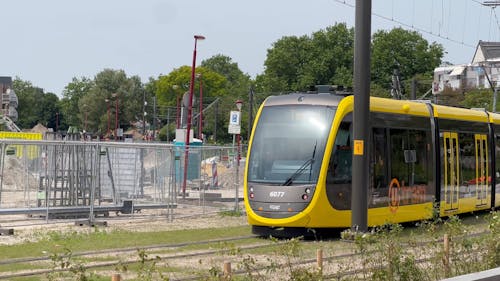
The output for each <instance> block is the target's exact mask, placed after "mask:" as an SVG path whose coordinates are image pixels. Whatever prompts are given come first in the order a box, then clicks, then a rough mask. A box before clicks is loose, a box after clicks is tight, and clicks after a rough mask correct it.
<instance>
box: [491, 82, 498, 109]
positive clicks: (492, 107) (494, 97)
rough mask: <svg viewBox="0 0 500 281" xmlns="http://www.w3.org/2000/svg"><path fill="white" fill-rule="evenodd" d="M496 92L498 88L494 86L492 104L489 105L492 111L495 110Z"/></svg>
mask: <svg viewBox="0 0 500 281" xmlns="http://www.w3.org/2000/svg"><path fill="white" fill-rule="evenodd" d="M497 93H498V88H497V87H495V90H494V91H493V104H492V105H491V111H492V112H497Z"/></svg>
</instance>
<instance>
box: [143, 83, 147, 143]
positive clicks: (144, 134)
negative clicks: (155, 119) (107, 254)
mask: <svg viewBox="0 0 500 281" xmlns="http://www.w3.org/2000/svg"><path fill="white" fill-rule="evenodd" d="M142 138H143V140H146V91H142Z"/></svg>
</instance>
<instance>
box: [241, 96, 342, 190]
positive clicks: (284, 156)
mask: <svg viewBox="0 0 500 281" xmlns="http://www.w3.org/2000/svg"><path fill="white" fill-rule="evenodd" d="M334 115H335V108H334V107H327V106H313V105H286V106H273V107H264V108H263V109H262V113H261V115H260V119H259V121H258V124H257V127H256V128H255V133H254V136H253V141H252V147H251V148H250V158H249V159H248V161H249V163H248V176H247V178H248V181H251V182H267V183H273V184H279V185H293V184H307V183H314V182H316V181H317V179H318V175H319V170H320V168H321V161H322V160H323V154H324V150H325V146H326V141H327V138H328V134H329V132H330V127H331V124H332V120H333V116H334Z"/></svg>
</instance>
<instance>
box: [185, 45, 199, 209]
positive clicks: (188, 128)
mask: <svg viewBox="0 0 500 281" xmlns="http://www.w3.org/2000/svg"><path fill="white" fill-rule="evenodd" d="M198 39H200V40H203V39H205V37H203V36H200V35H195V36H194V50H193V64H192V66H191V83H190V84H189V106H188V113H187V129H186V141H185V142H184V145H185V147H184V177H183V181H182V198H183V199H184V198H186V180H187V168H188V158H189V135H190V134H189V132H190V131H191V115H192V112H193V90H194V73H195V68H196V42H197V41H198Z"/></svg>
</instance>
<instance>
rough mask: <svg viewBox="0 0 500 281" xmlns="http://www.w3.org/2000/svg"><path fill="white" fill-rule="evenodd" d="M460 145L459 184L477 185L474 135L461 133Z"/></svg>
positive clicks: (459, 135)
mask: <svg viewBox="0 0 500 281" xmlns="http://www.w3.org/2000/svg"><path fill="white" fill-rule="evenodd" d="M458 145H459V151H460V158H459V159H460V173H459V176H460V178H459V184H464V185H469V184H472V185H475V182H476V148H475V142H474V134H471V133H459V134H458Z"/></svg>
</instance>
